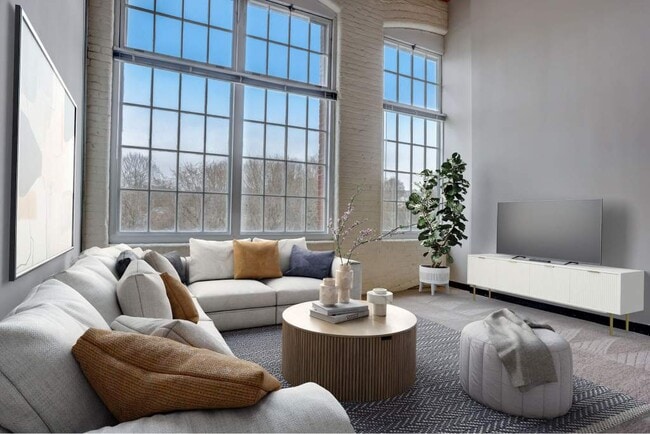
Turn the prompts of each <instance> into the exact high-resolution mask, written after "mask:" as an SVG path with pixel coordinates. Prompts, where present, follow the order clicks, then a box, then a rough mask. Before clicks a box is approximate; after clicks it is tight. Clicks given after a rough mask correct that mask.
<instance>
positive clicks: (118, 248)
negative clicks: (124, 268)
mask: <svg viewBox="0 0 650 434" xmlns="http://www.w3.org/2000/svg"><path fill="white" fill-rule="evenodd" d="M125 250H131V247H129V246H128V245H126V244H116V245H114V246H108V247H103V248H102V247H91V248H89V249H86V250H84V251H83V252H81V254H80V255H79V257H80V258H84V257H87V256H93V257H95V258H97V259H99V260H100V261H101V262H102V263H103V264H104V265H106V268H108V270H109V271H110V272H111V273H113V275H114V276H115V277H116V278H117V279H119V277H118V276H117V270H116V269H115V263H116V261H117V257H118V256H119V254H120V253H121V252H123V251H125Z"/></svg>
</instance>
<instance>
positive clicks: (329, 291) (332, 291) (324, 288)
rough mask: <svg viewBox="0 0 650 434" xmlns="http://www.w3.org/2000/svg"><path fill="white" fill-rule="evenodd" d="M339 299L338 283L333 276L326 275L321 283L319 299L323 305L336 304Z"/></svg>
mask: <svg viewBox="0 0 650 434" xmlns="http://www.w3.org/2000/svg"><path fill="white" fill-rule="evenodd" d="M337 300H338V294H337V292H336V283H334V279H332V278H331V277H326V278H325V279H323V283H321V284H320V294H319V301H320V302H321V303H322V304H323V306H334V305H336V302H337Z"/></svg>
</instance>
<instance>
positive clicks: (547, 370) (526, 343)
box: [483, 309, 557, 392]
mask: <svg viewBox="0 0 650 434" xmlns="http://www.w3.org/2000/svg"><path fill="white" fill-rule="evenodd" d="M483 322H484V323H485V325H486V327H487V330H488V337H489V338H490V342H491V343H492V345H494V347H495V348H496V350H497V354H498V355H499V358H500V359H501V362H503V366H504V367H505V368H506V371H508V374H509V375H510V381H511V382H512V385H513V386H514V387H518V388H519V389H520V390H521V391H522V392H525V391H527V390H530V389H532V388H533V387H535V386H539V385H540V384H545V383H553V382H556V381H557V375H556V373H555V365H554V364H553V356H552V355H551V352H550V351H549V349H548V347H546V345H545V344H544V342H542V341H541V339H539V338H538V337H537V335H536V334H535V332H533V330H532V328H531V327H533V328H546V329H549V330H553V329H552V328H551V327H550V326H549V325H547V324H535V323H533V322H531V321H528V320H525V319H522V318H520V317H518V316H517V315H516V314H515V313H514V312H512V311H511V310H510V309H501V310H499V311H496V312H494V313H492V314H490V315H488V316H487V317H486V318H485V319H484V320H483Z"/></svg>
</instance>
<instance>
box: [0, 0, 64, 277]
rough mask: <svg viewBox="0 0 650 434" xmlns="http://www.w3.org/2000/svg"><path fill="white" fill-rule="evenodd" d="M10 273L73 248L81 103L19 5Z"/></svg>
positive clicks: (25, 270) (18, 272)
mask: <svg viewBox="0 0 650 434" xmlns="http://www.w3.org/2000/svg"><path fill="white" fill-rule="evenodd" d="M14 51H15V63H14V129H13V179H12V213H11V255H10V262H11V263H10V267H9V274H10V275H9V278H10V280H15V279H16V278H18V277H20V276H21V275H23V274H25V273H28V272H29V271H31V270H33V269H34V268H36V267H38V266H40V265H42V264H44V263H46V262H48V261H50V260H52V259H53V258H55V257H57V256H60V255H62V254H64V253H66V252H67V251H69V250H71V249H72V247H73V226H74V174H75V145H76V129H77V128H76V127H77V125H76V120H77V106H76V104H75V102H74V100H73V99H72V96H71V95H70V92H69V91H68V89H67V88H66V86H65V83H64V82H63V80H62V79H61V76H60V75H59V73H58V71H57V70H56V67H55V66H54V63H53V62H52V59H50V56H48V54H47V51H46V50H45V47H44V46H43V44H42V42H41V41H40V39H39V37H38V35H37V34H36V31H35V29H34V27H33V26H32V24H31V23H30V21H29V19H28V18H27V16H26V15H25V12H24V11H23V9H22V8H21V7H20V6H16V39H15V46H14Z"/></svg>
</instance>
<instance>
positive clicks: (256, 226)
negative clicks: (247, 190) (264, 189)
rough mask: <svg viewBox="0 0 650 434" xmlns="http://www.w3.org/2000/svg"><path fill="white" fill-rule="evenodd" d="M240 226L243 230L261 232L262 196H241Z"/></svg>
mask: <svg viewBox="0 0 650 434" xmlns="http://www.w3.org/2000/svg"><path fill="white" fill-rule="evenodd" d="M241 199H242V200H241V228H242V231H243V232H261V231H262V229H263V224H262V222H263V218H264V211H263V209H264V208H263V198H262V197H261V196H242V198H241Z"/></svg>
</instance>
